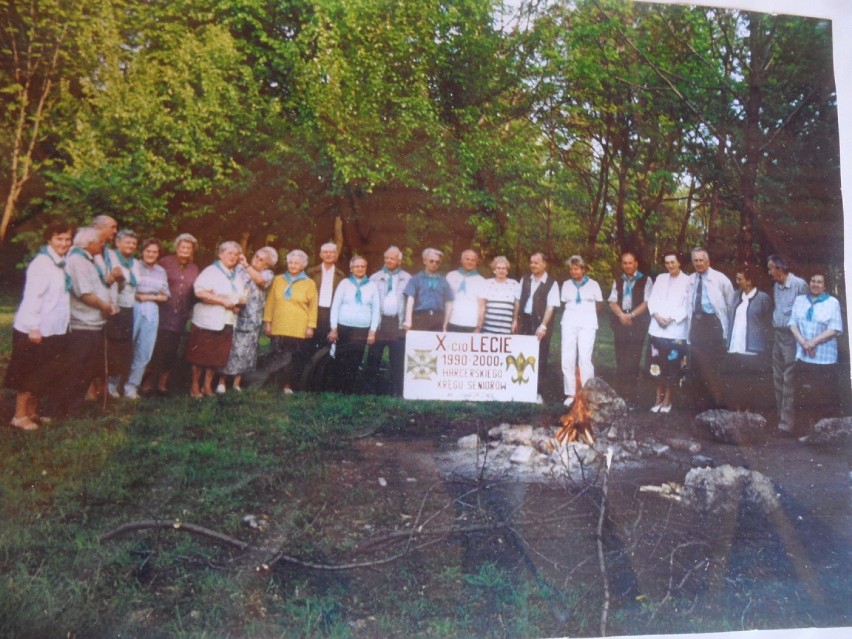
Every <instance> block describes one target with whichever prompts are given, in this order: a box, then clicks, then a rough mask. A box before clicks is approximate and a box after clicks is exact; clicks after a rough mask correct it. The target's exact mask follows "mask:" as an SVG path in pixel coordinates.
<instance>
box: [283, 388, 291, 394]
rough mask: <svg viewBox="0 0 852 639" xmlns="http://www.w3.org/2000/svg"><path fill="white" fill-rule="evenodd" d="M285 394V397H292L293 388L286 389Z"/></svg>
mask: <svg viewBox="0 0 852 639" xmlns="http://www.w3.org/2000/svg"><path fill="white" fill-rule="evenodd" d="M284 394H285V395H292V394H293V389H292V388H285V389H284Z"/></svg>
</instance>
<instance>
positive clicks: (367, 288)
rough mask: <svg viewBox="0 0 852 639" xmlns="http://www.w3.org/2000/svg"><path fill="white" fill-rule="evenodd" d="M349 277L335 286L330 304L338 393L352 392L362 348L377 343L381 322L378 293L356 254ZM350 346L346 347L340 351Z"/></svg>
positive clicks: (331, 335)
mask: <svg viewBox="0 0 852 639" xmlns="http://www.w3.org/2000/svg"><path fill="white" fill-rule="evenodd" d="M349 271H350V275H349V277H347V278H346V279H345V280H343V281H342V282H340V284H338V285H337V290H336V291H335V292H334V300H333V301H332V303H331V330H330V331H329V333H328V341H329V342H331V343H332V344H337V346H338V347H341V348H339V349H338V350H337V352H338V355H337V358H338V361H339V363H340V365H339V368H338V373H339V384H340V390H341V391H343V392H345V393H351V392H352V388H353V387H354V384H355V376H356V375H357V374H358V366H359V365H360V364H361V360H362V359H363V358H364V347H365V346H367V345H369V346H372V345H373V344H375V343H376V330H377V329H378V328H379V322H380V321H381V319H382V307H381V302H380V300H379V290H378V288H377V287H376V285H375V283H374V282H371V281H370V278H368V277H367V260H365V259H364V258H363V257H360V256H358V255H356V256H355V257H353V258H352V259H351V260H349ZM347 344H353V346H350V347H349V348H342V347H344V346H346V345H347Z"/></svg>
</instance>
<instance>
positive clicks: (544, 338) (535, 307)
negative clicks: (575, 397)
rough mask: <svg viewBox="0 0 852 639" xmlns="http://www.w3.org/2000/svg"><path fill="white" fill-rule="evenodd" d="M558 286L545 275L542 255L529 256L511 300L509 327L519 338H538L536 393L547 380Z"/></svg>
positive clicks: (545, 262)
mask: <svg viewBox="0 0 852 639" xmlns="http://www.w3.org/2000/svg"><path fill="white" fill-rule="evenodd" d="M559 304H560V303H559V282H557V281H556V280H555V279H554V278H552V277H550V276H549V275H548V273H547V258H545V257H544V253H533V254H532V255H530V275H528V276H527V277H524V278H523V279H522V280H521V286H520V288H519V289H518V297H517V299H516V300H515V313H514V319H513V324H514V326H515V327H516V329H515V332H516V333H518V334H519V335H535V336H536V337H537V338H538V362H537V369H538V393H539V396H540V395H541V388H542V383H541V382H542V380H543V379H545V378H546V376H547V357H548V354H549V353H550V338H551V337H552V335H553V331H552V327H553V314H554V312H555V311H556V308H557V307H558V306H559Z"/></svg>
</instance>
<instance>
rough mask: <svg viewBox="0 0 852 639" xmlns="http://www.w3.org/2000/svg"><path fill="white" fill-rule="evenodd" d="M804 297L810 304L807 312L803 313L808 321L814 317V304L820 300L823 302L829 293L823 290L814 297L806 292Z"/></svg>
mask: <svg viewBox="0 0 852 639" xmlns="http://www.w3.org/2000/svg"><path fill="white" fill-rule="evenodd" d="M806 298H807V300H808V303H809V304H810V305H811V306H810V308H808V312H807V314H806V315H805V317H806V318H807V320H808V321H809V322H810V321H812V320H813V319H814V306H816V305H817V304H819V303H820V302H824V301H825V300H827V299H828V298H829V295H828V293H825V292H823V293H820V294H819V295H817V296H816V297H814V296H813V295H811V294H810V293H808V294H807V295H806Z"/></svg>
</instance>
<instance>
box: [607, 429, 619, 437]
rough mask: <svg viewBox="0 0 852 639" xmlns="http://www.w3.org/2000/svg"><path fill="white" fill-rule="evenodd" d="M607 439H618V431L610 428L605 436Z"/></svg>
mask: <svg viewBox="0 0 852 639" xmlns="http://www.w3.org/2000/svg"><path fill="white" fill-rule="evenodd" d="M606 438H607V439H618V429H617V428H616V427H615V426H610V428H609V432H607V434H606Z"/></svg>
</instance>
